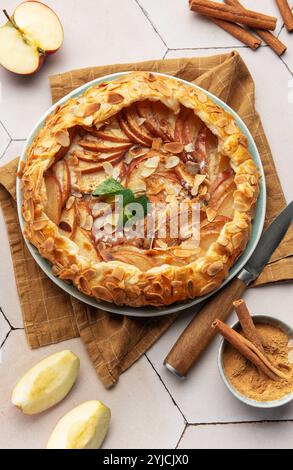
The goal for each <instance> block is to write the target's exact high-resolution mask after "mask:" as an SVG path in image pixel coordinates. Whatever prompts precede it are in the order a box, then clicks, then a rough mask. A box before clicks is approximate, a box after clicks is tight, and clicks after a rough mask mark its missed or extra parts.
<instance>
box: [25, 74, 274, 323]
mask: <svg viewBox="0 0 293 470" xmlns="http://www.w3.org/2000/svg"><path fill="white" fill-rule="evenodd" d="M132 72H133V71H124V72H115V73H112V74H108V75H104V76H102V77H98V78H95V79H94V80H91V81H89V82H87V83H84V84H83V85H81V86H80V87H78V88H75V89H74V90H72V91H71V92H70V93H68V94H67V95H65V96H63V97H62V98H61V99H60V100H58V101H57V102H56V103H54V104H53V105H52V106H50V107H49V108H48V109H47V111H46V112H45V113H43V114H42V116H41V117H40V118H39V120H38V121H37V123H36V124H35V126H34V127H33V129H32V130H31V132H30V134H29V135H28V137H27V139H26V141H25V143H24V146H23V150H22V152H21V156H20V159H19V164H18V165H20V162H21V161H25V159H26V151H27V149H28V147H29V145H30V144H31V142H32V140H33V138H34V137H35V135H36V134H37V132H38V131H39V129H40V128H41V127H42V126H43V124H44V122H45V120H46V119H47V117H48V116H49V115H50V114H52V113H53V112H54V111H55V109H56V107H57V106H60V105H62V104H64V103H66V102H67V101H68V100H69V99H70V98H72V97H75V96H78V94H80V93H83V92H84V91H86V90H87V89H88V88H90V87H91V86H93V85H95V84H98V83H101V82H104V81H112V80H114V79H116V78H119V77H121V76H122V75H127V74H130V73H132ZM152 73H154V75H160V76H163V77H167V78H171V79H174V80H176V81H180V82H182V83H184V84H186V85H188V86H191V87H194V88H196V89H199V90H202V91H203V92H204V93H206V94H207V95H208V96H209V98H211V99H212V100H213V101H214V102H216V104H217V105H218V106H220V107H221V108H223V109H224V110H225V111H227V112H229V113H230V114H232V115H233V117H234V119H235V120H236V122H237V125H238V126H239V127H240V129H241V131H242V132H244V134H245V135H246V137H247V138H248V142H249V147H250V149H251V150H252V152H251V153H252V157H253V159H254V160H255V159H256V160H257V161H256V162H255V163H256V164H257V167H258V170H259V173H260V176H261V179H260V194H259V197H258V200H257V203H256V210H255V217H254V219H253V221H252V231H256V233H255V238H254V240H253V241H251V238H250V240H249V241H248V244H247V246H246V248H245V250H244V251H243V253H242V255H241V256H240V258H239V259H238V260H237V261H236V263H235V264H234V265H233V266H232V267H231V269H230V271H232V272H230V273H229V275H228V276H227V278H226V279H225V280H224V281H223V282H222V284H221V285H220V286H219V287H218V288H217V289H215V290H214V291H212V292H210V293H208V294H206V295H205V296H201V297H197V298H195V299H192V300H186V301H183V302H180V303H174V304H171V305H168V306H166V307H153V306H150V307H148V306H145V307H130V306H127V305H122V306H119V305H116V304H112V303H110V302H105V301H100V302H99V301H97V300H96V299H94V298H93V297H90V296H87V295H85V294H83V293H82V292H81V291H79V290H78V289H77V287H75V286H74V285H73V284H67V283H66V282H65V281H62V280H61V279H59V278H58V277H55V276H54V275H53V274H52V270H51V265H50V263H49V261H47V260H45V259H44V258H43V257H42V256H41V255H40V254H39V252H38V250H37V248H36V247H34V245H32V244H31V243H30V242H29V241H28V240H27V239H26V238H25V237H24V235H23V229H24V219H23V217H22V213H21V205H22V190H21V182H20V179H19V178H17V179H16V201H17V213H18V219H19V224H20V228H21V232H22V236H23V238H24V240H25V243H26V246H27V248H28V250H29V252H30V253H31V255H32V257H33V258H34V260H35V261H36V263H37V264H38V266H39V267H40V268H41V269H42V270H43V271H44V273H45V274H46V276H48V277H49V279H51V281H53V282H54V283H55V284H56V285H57V286H58V287H60V288H61V289H62V290H64V291H65V292H66V293H67V294H69V295H71V296H73V297H74V298H76V299H78V300H80V301H82V302H84V303H86V304H88V305H90V306H92V307H96V308H100V309H103V310H105V311H107V312H110V313H116V314H118V315H128V316H133V317H146V318H147V317H157V316H163V315H169V314H171V313H175V312H179V311H182V310H186V309H187V308H190V307H193V306H194V307H195V306H196V305H197V304H199V303H201V302H203V301H205V300H206V299H208V298H209V297H211V296H212V295H213V294H215V293H216V292H218V291H219V290H220V289H221V288H222V287H224V286H225V285H226V284H227V283H228V282H230V281H231V280H232V279H233V278H234V277H235V276H236V275H237V274H238V273H239V271H240V270H241V269H242V268H243V266H244V265H245V264H246V263H247V261H248V260H249V258H250V256H251V255H252V253H253V252H254V250H255V248H256V246H257V244H258V241H259V239H260V236H261V234H262V230H263V225H264V220H265V213H266V201H267V198H266V180H265V174H264V169H263V165H262V161H261V158H260V154H259V151H258V148H257V146H256V143H255V141H254V138H253V137H252V135H251V133H250V131H249V129H248V127H247V126H246V124H245V123H244V121H243V120H242V118H241V117H240V116H239V115H238V114H237V113H236V111H234V110H233V109H232V108H231V107H230V106H229V105H228V104H226V103H225V102H224V101H223V100H221V99H220V98H218V97H217V96H216V95H214V94H213V93H211V92H210V91H208V90H205V89H204V88H202V87H200V86H198V85H195V84H194V83H191V82H188V81H186V80H184V79H182V78H178V77H173V76H171V75H168V74H165V73H161V72H152ZM18 169H19V167H18ZM257 213H258V214H257ZM256 214H257V217H258V218H259V221H258V224H257V226H254V225H253V224H254V223H255V221H256ZM249 244H250V246H249Z"/></svg>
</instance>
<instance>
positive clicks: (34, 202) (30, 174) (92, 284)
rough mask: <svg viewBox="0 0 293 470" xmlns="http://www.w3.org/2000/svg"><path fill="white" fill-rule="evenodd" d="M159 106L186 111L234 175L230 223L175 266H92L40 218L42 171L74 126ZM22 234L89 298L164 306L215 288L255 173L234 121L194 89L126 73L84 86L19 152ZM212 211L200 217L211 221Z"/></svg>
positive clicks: (239, 246)
mask: <svg viewBox="0 0 293 470" xmlns="http://www.w3.org/2000/svg"><path fill="white" fill-rule="evenodd" d="M143 100H150V101H152V102H155V101H160V102H162V103H163V104H164V105H165V106H167V107H168V108H170V109H171V110H172V112H173V113H174V114H175V115H176V114H178V113H179V111H180V107H181V106H184V107H185V108H188V109H191V110H192V111H193V112H194V114H195V115H197V116H198V117H199V118H200V119H201V121H203V122H204V123H205V124H206V126H207V127H208V129H209V130H210V131H211V132H212V133H213V134H214V135H215V136H216V137H217V139H218V151H219V152H221V154H222V155H225V156H226V157H227V158H228V159H229V162H230V166H231V167H232V169H233V170H234V172H235V177H234V182H235V185H236V190H235V191H234V194H233V200H234V213H233V218H232V220H230V221H229V222H227V223H225V224H224V226H223V228H222V229H221V231H220V234H219V236H218V238H217V240H216V241H215V242H213V243H211V245H210V246H209V248H208V250H207V251H206V253H205V255H204V256H202V257H200V258H198V259H196V260H195V261H194V262H191V263H189V264H187V265H183V266H174V265H168V264H164V265H162V266H156V267H154V268H152V269H149V270H147V271H141V270H140V269H138V268H137V267H136V266H134V265H131V264H127V263H124V262H121V261H117V260H115V261H108V262H105V261H101V262H97V261H96V260H95V259H93V258H92V257H90V256H88V257H87V256H84V255H83V254H82V253H81V250H80V247H79V246H78V245H77V244H76V243H75V242H74V241H72V240H71V239H69V238H68V237H66V236H63V235H62V234H61V233H60V230H59V229H58V226H57V225H56V224H55V223H54V222H52V221H51V220H50V219H49V218H48V216H47V215H46V212H45V205H46V201H47V190H46V185H45V181H44V173H45V172H46V171H47V170H48V169H49V168H50V167H51V166H52V165H53V164H54V163H55V162H56V161H57V160H58V159H60V158H62V156H64V155H65V153H66V152H67V150H68V148H69V145H70V141H71V138H72V134H73V130H74V128H75V127H76V126H83V127H89V126H93V125H97V124H99V123H101V122H104V121H106V120H107V119H109V118H110V117H112V116H114V115H116V114H117V113H118V112H119V111H121V110H122V109H123V108H127V107H129V106H130V105H131V104H132V103H136V102H138V101H143ZM22 185H23V206H22V214H23V218H24V220H25V228H24V236H25V237H26V238H27V239H28V240H29V241H30V242H31V243H33V245H35V246H36V247H37V249H38V251H39V252H40V254H41V255H42V256H43V257H44V258H46V259H47V260H49V262H50V263H51V264H52V266H53V267H52V270H53V273H54V275H56V276H58V277H59V278H60V279H64V280H67V281H68V280H69V281H71V282H72V283H73V284H74V285H75V286H76V287H77V288H78V289H79V290H80V291H82V292H83V293H85V294H87V295H89V296H93V297H95V298H96V299H97V300H105V301H108V302H114V303H116V304H118V305H129V306H133V307H140V306H146V305H152V306H158V307H160V306H165V305H169V304H171V303H173V302H178V301H184V300H188V299H193V298H195V297H197V296H202V295H204V294H207V293H209V292H211V291H213V290H214V289H217V288H218V287H219V286H220V284H221V283H222V281H223V280H224V279H225V278H226V277H227V275H228V271H229V268H230V267H231V266H232V265H233V264H234V263H235V260H236V259H237V258H238V257H239V256H240V254H241V253H242V252H243V250H244V248H245V246H246V244H247V241H248V240H249V238H250V229H251V218H252V217H253V214H254V209H255V205H256V201H257V197H258V194H259V174H258V170H257V167H256V165H255V163H254V161H253V159H252V157H251V155H250V153H249V151H248V144H247V139H246V138H245V136H244V135H243V134H242V133H241V131H240V129H239V128H238V127H237V126H236V124H235V121H234V118H233V117H232V116H231V115H230V114H229V113H227V112H226V111H224V110H223V109H222V108H220V107H218V106H217V105H216V104H215V103H214V102H213V101H211V100H210V99H209V98H208V97H207V95H206V94H205V93H204V92H203V91H202V90H200V89H197V88H194V87H192V86H188V85H186V84H184V83H182V82H180V81H177V80H174V79H173V78H167V77H164V76H160V75H155V74H152V73H149V72H134V73H130V74H127V75H124V76H122V77H121V78H119V79H117V80H115V81H112V82H108V83H102V84H100V85H96V86H93V87H91V88H89V89H88V90H87V91H86V92H85V93H84V94H83V95H82V96H81V97H78V98H73V99H70V100H68V101H67V102H66V103H65V104H64V105H62V106H60V107H58V108H57V109H56V110H55V112H54V113H53V114H52V115H50V116H49V117H48V118H47V120H46V122H45V125H44V126H43V128H42V129H41V130H40V131H39V133H38V135H37V136H36V137H35V139H34V141H33V143H32V145H31V147H30V148H29V149H28V151H27V159H26V164H25V168H24V170H23V172H22ZM212 212H213V210H212V209H210V214H209V213H208V211H207V216H208V217H210V218H211V220H212V218H213V213H212Z"/></svg>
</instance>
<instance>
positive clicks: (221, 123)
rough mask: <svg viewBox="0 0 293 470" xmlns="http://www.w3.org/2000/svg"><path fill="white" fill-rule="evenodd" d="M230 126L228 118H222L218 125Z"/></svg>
mask: <svg viewBox="0 0 293 470" xmlns="http://www.w3.org/2000/svg"><path fill="white" fill-rule="evenodd" d="M227 124H228V119H227V118H226V117H222V118H220V119H219V120H218V121H217V122H216V125H217V126H219V127H225V126H227Z"/></svg>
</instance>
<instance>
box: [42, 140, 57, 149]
mask: <svg viewBox="0 0 293 470" xmlns="http://www.w3.org/2000/svg"><path fill="white" fill-rule="evenodd" d="M54 143H55V142H54V140H53V139H46V140H43V141H42V147H44V148H45V149H48V148H50V147H52V145H54Z"/></svg>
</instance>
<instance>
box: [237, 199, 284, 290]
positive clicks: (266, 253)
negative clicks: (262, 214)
mask: <svg viewBox="0 0 293 470" xmlns="http://www.w3.org/2000/svg"><path fill="white" fill-rule="evenodd" d="M292 220H293V201H292V202H290V204H288V206H287V207H285V209H284V210H282V212H281V213H280V214H279V215H278V216H277V217H276V218H275V220H273V222H272V223H271V224H270V225H269V227H268V228H267V229H266V230H265V232H264V233H263V234H262V236H261V237H260V239H259V242H258V244H257V247H256V249H255V250H254V252H253V253H252V255H251V257H250V258H249V260H248V262H247V263H246V265H245V266H244V268H243V269H242V271H241V272H240V273H239V274H238V277H239V279H242V280H246V282H247V283H249V282H252V281H254V280H255V279H256V278H257V277H258V276H259V274H260V273H261V272H262V270H263V268H264V267H265V265H266V264H267V262H268V261H269V259H270V257H271V256H272V254H273V253H274V251H275V250H276V248H277V247H278V246H279V244H280V242H281V241H282V240H283V238H284V236H285V234H286V232H287V230H288V228H289V226H290V224H291V222H292Z"/></svg>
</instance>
